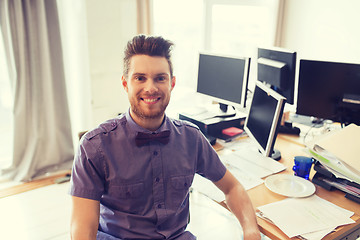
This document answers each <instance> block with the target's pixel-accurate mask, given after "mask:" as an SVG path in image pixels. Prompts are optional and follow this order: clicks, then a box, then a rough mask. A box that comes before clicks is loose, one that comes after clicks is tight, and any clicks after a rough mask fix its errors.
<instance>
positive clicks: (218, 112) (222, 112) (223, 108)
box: [210, 103, 236, 118]
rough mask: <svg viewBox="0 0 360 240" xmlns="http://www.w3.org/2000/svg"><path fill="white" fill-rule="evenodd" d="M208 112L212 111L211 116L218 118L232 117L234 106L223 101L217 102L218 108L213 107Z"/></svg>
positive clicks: (234, 112) (234, 111) (234, 113)
mask: <svg viewBox="0 0 360 240" xmlns="http://www.w3.org/2000/svg"><path fill="white" fill-rule="evenodd" d="M214 107H215V106H214ZM210 112H212V113H214V116H213V117H220V118H227V117H234V116H235V115H236V110H235V108H234V107H229V105H227V104H224V103H219V108H216V107H215V109H211V110H210Z"/></svg>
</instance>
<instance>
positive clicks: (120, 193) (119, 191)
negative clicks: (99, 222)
mask: <svg viewBox="0 0 360 240" xmlns="http://www.w3.org/2000/svg"><path fill="white" fill-rule="evenodd" d="M111 190H112V193H113V194H114V195H116V196H117V197H118V198H121V199H129V198H138V197H140V196H141V195H142V193H143V192H144V183H143V182H139V183H131V184H125V185H115V186H112V187H111Z"/></svg>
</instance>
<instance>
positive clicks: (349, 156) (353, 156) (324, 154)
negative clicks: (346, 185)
mask: <svg viewBox="0 0 360 240" xmlns="http://www.w3.org/2000/svg"><path fill="white" fill-rule="evenodd" d="M308 150H309V153H310V154H311V155H312V156H313V157H314V158H315V159H316V160H318V161H320V162H321V163H322V165H324V166H325V167H327V169H328V170H329V171H331V172H332V173H333V174H334V175H335V176H336V177H339V178H345V179H348V180H350V181H354V182H356V183H358V184H360V171H359V169H360V160H359V155H360V127H359V126H357V125H355V124H350V125H348V126H347V127H345V128H342V129H340V130H337V131H334V132H329V133H328V134H325V135H324V136H322V137H321V138H319V139H317V140H315V141H314V142H312V143H310V144H308Z"/></svg>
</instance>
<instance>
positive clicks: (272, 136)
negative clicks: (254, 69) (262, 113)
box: [244, 81, 286, 157]
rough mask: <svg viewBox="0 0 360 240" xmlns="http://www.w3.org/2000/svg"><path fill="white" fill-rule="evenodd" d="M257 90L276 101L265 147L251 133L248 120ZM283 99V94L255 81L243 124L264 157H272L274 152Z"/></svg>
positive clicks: (282, 109)
mask: <svg viewBox="0 0 360 240" xmlns="http://www.w3.org/2000/svg"><path fill="white" fill-rule="evenodd" d="M259 90H260V91H264V92H266V93H267V94H268V96H271V97H272V98H273V99H275V100H276V101H277V104H276V109H274V116H273V117H272V124H271V129H270V132H269V133H268V138H267V141H266V147H265V148H264V147H263V146H262V145H261V144H260V143H259V140H258V139H257V138H256V136H255V135H254V134H253V129H250V128H249V120H250V121H251V119H252V118H251V114H252V104H253V100H254V96H256V95H255V93H256V91H259ZM285 101H286V99H285V97H284V96H282V95H281V94H279V93H277V92H276V91H274V90H273V89H271V88H269V87H268V86H266V85H265V84H263V83H261V82H260V81H256V83H255V89H254V94H253V98H252V100H251V105H250V109H249V113H248V116H247V118H246V120H245V124H244V130H245V132H246V133H247V134H248V136H249V137H250V138H251V139H252V140H254V142H255V144H256V146H257V148H258V149H259V151H260V152H261V153H262V154H263V155H264V156H266V157H272V154H273V152H274V145H275V141H276V137H277V134H278V128H279V125H280V122H281V118H282V114H283V111H284V106H285Z"/></svg>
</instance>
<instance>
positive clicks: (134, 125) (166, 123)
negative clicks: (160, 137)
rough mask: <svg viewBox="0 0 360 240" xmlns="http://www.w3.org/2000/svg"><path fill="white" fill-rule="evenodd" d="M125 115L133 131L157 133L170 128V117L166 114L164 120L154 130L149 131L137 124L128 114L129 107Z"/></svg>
mask: <svg viewBox="0 0 360 240" xmlns="http://www.w3.org/2000/svg"><path fill="white" fill-rule="evenodd" d="M125 117H126V121H127V122H128V124H129V126H130V128H131V129H133V130H134V131H135V132H144V133H152V132H155V133H158V132H162V131H165V130H170V125H171V124H170V119H169V118H168V117H167V116H166V114H165V117H164V121H163V123H162V124H161V126H160V127H159V128H158V129H157V130H156V131H150V130H148V129H145V128H143V127H141V126H139V125H138V124H137V123H136V122H135V121H134V119H133V118H132V117H131V115H130V108H129V109H128V111H127V112H126V113H125Z"/></svg>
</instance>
